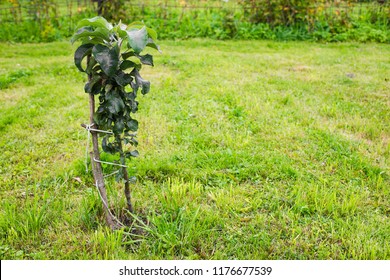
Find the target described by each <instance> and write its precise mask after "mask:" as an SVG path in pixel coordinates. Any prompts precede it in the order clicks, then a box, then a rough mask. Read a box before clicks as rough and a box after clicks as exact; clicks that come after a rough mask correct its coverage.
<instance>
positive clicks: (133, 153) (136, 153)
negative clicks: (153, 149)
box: [125, 150, 139, 158]
mask: <svg viewBox="0 0 390 280" xmlns="http://www.w3.org/2000/svg"><path fill="white" fill-rule="evenodd" d="M138 156H139V152H138V151H137V150H134V151H130V152H126V153H125V157H127V158H130V157H138Z"/></svg>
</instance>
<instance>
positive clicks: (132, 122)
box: [126, 119, 138, 131]
mask: <svg viewBox="0 0 390 280" xmlns="http://www.w3.org/2000/svg"><path fill="white" fill-rule="evenodd" d="M126 126H127V128H128V129H129V130H131V131H137V130H138V121H137V120H134V119H131V120H129V121H128V122H127V123H126Z"/></svg>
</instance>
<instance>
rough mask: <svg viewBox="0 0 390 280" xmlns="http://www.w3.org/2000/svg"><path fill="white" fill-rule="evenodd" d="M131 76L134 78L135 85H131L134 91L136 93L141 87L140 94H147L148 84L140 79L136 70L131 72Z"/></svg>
mask: <svg viewBox="0 0 390 280" xmlns="http://www.w3.org/2000/svg"><path fill="white" fill-rule="evenodd" d="M131 75H132V76H134V78H135V84H134V83H133V84H132V86H133V89H134V91H135V92H137V91H138V89H139V88H140V87H141V93H142V94H147V93H148V92H149V91H150V82H149V81H147V80H144V79H142V77H141V75H140V74H139V72H138V70H137V69H134V70H133V71H132V72H131Z"/></svg>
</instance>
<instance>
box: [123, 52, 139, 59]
mask: <svg viewBox="0 0 390 280" xmlns="http://www.w3.org/2000/svg"><path fill="white" fill-rule="evenodd" d="M131 56H136V54H135V52H133V51H129V52H125V53H123V54H122V58H123V59H128V58H129V57H131Z"/></svg>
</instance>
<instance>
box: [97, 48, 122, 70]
mask: <svg viewBox="0 0 390 280" xmlns="http://www.w3.org/2000/svg"><path fill="white" fill-rule="evenodd" d="M92 55H93V56H94V58H95V59H96V61H97V62H98V63H99V64H100V67H101V68H102V70H103V72H104V73H106V75H107V76H109V77H112V76H113V75H114V74H115V73H116V70H117V67H118V64H119V51H118V49H117V48H112V49H110V48H108V47H106V46H103V45H96V46H94V47H93V48H92Z"/></svg>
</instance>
